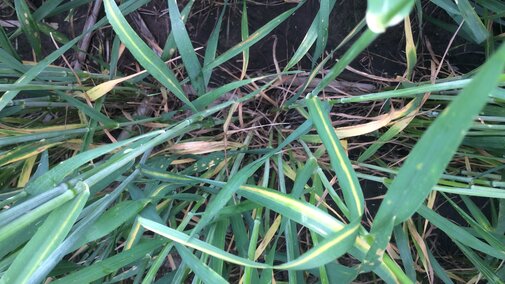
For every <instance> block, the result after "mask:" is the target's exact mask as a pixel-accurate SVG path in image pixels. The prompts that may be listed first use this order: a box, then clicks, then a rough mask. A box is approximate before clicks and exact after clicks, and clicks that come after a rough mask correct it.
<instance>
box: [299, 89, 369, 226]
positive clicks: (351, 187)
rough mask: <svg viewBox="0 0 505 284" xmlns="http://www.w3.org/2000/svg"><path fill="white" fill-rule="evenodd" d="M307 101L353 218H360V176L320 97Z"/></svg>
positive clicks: (362, 204) (361, 210)
mask: <svg viewBox="0 0 505 284" xmlns="http://www.w3.org/2000/svg"><path fill="white" fill-rule="evenodd" d="M306 102H307V106H308V108H309V114H310V116H311V118H312V121H313V122H314V125H315V126H316V129H317V132H318V133H319V135H320V136H321V140H322V141H323V144H324V146H325V147H326V150H327V152H328V155H329V156H330V161H331V166H332V168H333V171H334V172H335V174H336V175H337V177H338V180H339V183H340V185H341V187H342V191H343V194H344V197H345V201H346V203H347V206H348V207H349V211H350V212H351V216H352V219H353V220H354V218H358V219H360V218H361V215H362V214H363V212H364V202H365V201H364V198H363V192H362V190H361V186H360V184H359V181H358V178H357V177H356V173H355V172H354V169H353V168H352V165H351V161H350V160H349V158H348V157H347V153H346V152H345V150H344V147H343V146H342V144H341V143H340V140H339V139H338V137H337V135H336V134H335V130H334V128H333V126H332V124H331V121H330V119H329V117H328V112H326V111H323V109H322V107H321V103H320V102H319V100H318V98H317V97H315V96H312V97H308V98H307V100H306Z"/></svg>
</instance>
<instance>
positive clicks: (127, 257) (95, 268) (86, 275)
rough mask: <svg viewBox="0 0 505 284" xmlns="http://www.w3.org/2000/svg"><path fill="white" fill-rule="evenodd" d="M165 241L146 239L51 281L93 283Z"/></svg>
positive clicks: (60, 283) (61, 283)
mask: <svg viewBox="0 0 505 284" xmlns="http://www.w3.org/2000/svg"><path fill="white" fill-rule="evenodd" d="M164 243H166V240H160V239H148V240H145V241H143V242H141V243H140V244H138V245H136V246H134V247H133V248H131V249H129V250H125V251H122V252H120V253H118V254H116V255H114V256H111V257H109V258H107V259H104V260H102V261H98V262H96V263H94V264H92V265H91V266H88V267H86V268H83V269H81V270H78V271H76V272H73V273H70V274H69V275H67V276H65V277H63V278H60V279H57V280H56V281H53V282H51V283H55V284H66V283H91V282H93V281H95V280H98V279H100V278H102V277H104V276H107V275H109V274H111V273H114V272H116V271H118V270H119V269H121V268H122V267H124V266H127V265H129V264H131V263H133V262H135V261H137V260H139V259H141V258H143V257H145V256H146V254H148V253H151V252H152V251H153V250H155V249H157V248H159V247H161V246H162V245H163V244H164Z"/></svg>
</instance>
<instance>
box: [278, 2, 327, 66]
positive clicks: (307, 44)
mask: <svg viewBox="0 0 505 284" xmlns="http://www.w3.org/2000/svg"><path fill="white" fill-rule="evenodd" d="M335 2H336V0H330V1H329V3H330V6H329V9H330V10H332V9H333V7H334V6H335ZM320 12H321V10H318V12H317V14H316V17H315V18H314V20H313V21H312V24H311V25H310V27H309V30H308V31H307V33H306V34H305V37H304V38H303V40H302V42H301V43H300V45H299V46H298V48H297V49H296V51H295V53H294V54H293V56H292V57H291V58H290V59H289V62H288V63H287V64H286V68H285V69H284V70H290V69H291V68H293V67H294V66H295V65H296V64H297V63H298V62H300V60H302V58H303V57H304V56H305V55H306V54H307V52H309V50H310V48H311V47H312V45H314V42H315V41H316V40H317V38H318V29H319V21H320V19H319V15H320Z"/></svg>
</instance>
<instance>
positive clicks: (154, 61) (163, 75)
mask: <svg viewBox="0 0 505 284" xmlns="http://www.w3.org/2000/svg"><path fill="white" fill-rule="evenodd" d="M104 6H105V12H106V14H107V18H108V19H109V22H110V24H111V25H112V27H113V28H114V31H115V32H116V33H117V35H118V36H119V38H120V39H121V41H122V42H123V43H124V44H125V45H126V47H128V49H129V50H130V52H131V53H132V54H133V56H134V57H135V58H136V59H137V60H138V61H139V63H140V64H141V65H142V66H143V67H144V68H145V69H146V70H147V71H148V72H149V73H151V74H152V75H153V77H154V78H156V79H157V80H158V81H160V83H161V84H163V86H165V87H166V88H167V89H168V90H170V91H171V92H172V93H174V95H175V96H176V97H177V98H178V99H180V100H181V101H182V102H183V103H184V104H185V105H187V106H188V107H190V108H191V109H192V110H194V111H196V109H195V107H194V106H193V104H192V103H191V102H190V101H189V100H188V98H187V97H186V95H185V94H184V92H183V90H182V88H181V85H180V84H179V82H178V81H177V78H175V75H174V73H173V72H172V71H171V70H170V69H169V68H168V67H167V66H166V65H165V63H164V62H163V61H162V60H161V59H160V58H159V57H158V56H156V54H155V53H154V52H153V51H152V50H151V49H149V47H148V46H147V45H146V44H145V43H144V42H143V41H142V39H141V38H140V37H139V36H138V35H137V34H136V33H135V31H134V30H133V29H132V28H131V27H130V25H129V24H128V22H127V21H126V19H125V18H124V16H123V15H122V14H121V11H120V10H119V8H118V6H117V5H116V3H115V2H114V1H112V0H104Z"/></svg>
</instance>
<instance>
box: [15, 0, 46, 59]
mask: <svg viewBox="0 0 505 284" xmlns="http://www.w3.org/2000/svg"><path fill="white" fill-rule="evenodd" d="M14 6H15V7H16V14H17V16H18V19H19V23H20V25H21V29H22V30H23V32H24V34H25V36H26V38H27V39H28V41H29V42H30V45H31V47H32V48H33V50H34V51H35V54H36V56H37V58H39V57H40V56H41V54H42V43H41V41H40V31H39V28H38V25H37V23H36V22H35V20H34V19H33V17H32V13H31V12H30V8H28V5H27V4H26V2H25V0H15V1H14Z"/></svg>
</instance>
